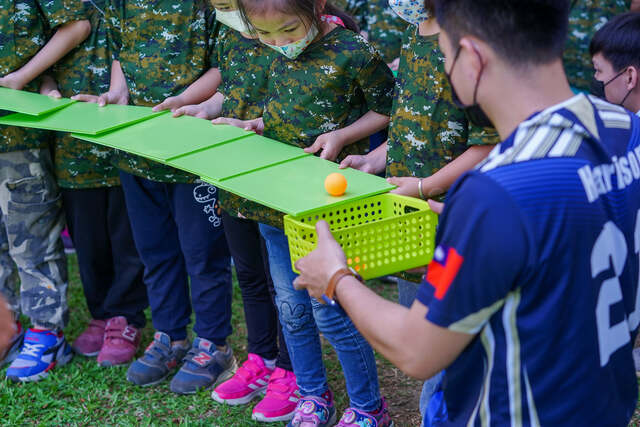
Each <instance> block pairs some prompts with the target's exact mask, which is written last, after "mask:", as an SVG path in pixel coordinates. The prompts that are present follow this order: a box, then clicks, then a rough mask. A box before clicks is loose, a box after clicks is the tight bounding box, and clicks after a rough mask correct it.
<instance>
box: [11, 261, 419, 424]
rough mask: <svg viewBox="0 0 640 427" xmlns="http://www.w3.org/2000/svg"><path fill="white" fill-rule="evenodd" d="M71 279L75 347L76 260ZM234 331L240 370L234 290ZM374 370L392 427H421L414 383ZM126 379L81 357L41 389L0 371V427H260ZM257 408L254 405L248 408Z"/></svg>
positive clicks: (79, 314)
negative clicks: (140, 426) (392, 418)
mask: <svg viewBox="0 0 640 427" xmlns="http://www.w3.org/2000/svg"><path fill="white" fill-rule="evenodd" d="M69 273H70V286H69V305H70V307H71V312H70V322H69V326H68V327H67V328H66V329H65V333H66V335H67V338H68V339H69V340H70V341H71V342H72V341H73V339H75V337H77V336H78V335H79V334H80V333H81V332H82V330H83V329H84V327H85V326H86V324H87V322H88V321H89V319H90V316H89V312H88V311H87V307H86V303H85V300H84V295H83V292H82V286H81V284H80V279H79V276H78V271H77V260H76V257H75V256H71V257H69ZM234 284H235V281H234ZM234 286H235V285H234ZM373 286H374V287H375V288H376V290H377V291H378V292H380V293H381V294H383V295H385V296H386V297H388V298H392V299H393V298H396V289H395V285H388V284H387V285H385V284H382V283H375V284H374V285H373ZM150 318H151V317H150V314H149V312H147V319H148V324H147V327H146V328H145V329H144V330H143V336H142V344H143V345H142V346H141V349H140V351H139V353H140V354H142V352H143V349H144V347H146V345H147V343H148V342H150V341H151V339H152V336H153V330H152V328H151V324H150ZM232 323H233V329H234V333H233V335H232V336H231V338H230V344H231V345H232V347H233V349H234V352H235V355H236V358H237V359H238V362H239V363H242V362H243V361H244V360H245V359H246V357H247V349H246V344H247V343H246V336H247V335H246V334H247V331H246V325H245V323H244V313H243V310H242V300H241V298H240V291H239V289H238V288H237V286H235V287H234V298H233V317H232ZM323 351H324V354H325V363H326V367H327V372H328V375H329V383H330V385H331V387H332V389H333V390H334V392H335V394H336V403H337V406H338V409H339V411H342V410H343V409H344V408H345V407H346V406H347V405H348V400H347V397H346V393H345V392H344V378H343V376H342V372H341V369H340V365H339V363H338V360H337V358H336V356H335V354H334V352H333V350H332V349H331V347H330V346H329V345H328V344H326V343H324V345H323ZM378 366H379V375H380V382H381V386H382V390H383V393H384V394H385V395H386V396H387V398H388V400H389V403H390V406H391V411H392V415H393V417H394V420H395V421H396V425H397V426H413V425H418V424H419V415H418V392H419V383H418V382H417V381H415V380H411V379H409V378H407V377H405V376H404V375H403V374H402V373H400V372H399V371H398V370H397V369H395V368H394V367H392V366H391V365H390V364H389V363H388V362H387V361H385V360H384V359H382V358H381V357H378ZM125 373H126V367H116V368H100V367H99V366H98V365H97V363H96V362H95V359H86V358H83V357H80V356H76V357H75V358H74V359H73V361H72V362H71V363H70V364H69V365H67V366H64V367H61V368H59V369H55V370H54V371H53V372H52V374H51V375H50V376H49V377H48V378H47V379H45V380H43V381H41V382H39V383H30V384H13V383H11V382H9V381H7V380H6V379H4V378H5V376H4V370H3V371H2V372H1V373H0V374H1V375H2V376H1V378H2V380H0V407H1V408H3V410H2V415H1V416H0V425H10V426H18V425H43V426H59V425H83V426H106V425H143V426H147V425H149V426H150V425H153V426H156V425H158V426H161V425H169V424H172V425H184V426H199V425H202V426H208V427H214V426H259V425H264V424H261V423H256V422H253V421H251V410H252V407H253V405H248V406H240V407H230V406H225V405H219V404H217V403H216V402H214V401H213V400H212V399H211V398H210V392H209V391H202V392H200V393H198V394H196V395H192V396H178V395H175V394H173V393H171V392H170V391H169V387H168V381H167V382H165V383H163V384H161V385H158V386H155V387H150V388H141V387H136V386H133V385H132V384H130V383H128V382H127V381H126V379H125ZM257 402H258V401H257V400H255V401H254V402H253V404H255V403H257ZM340 413H341V412H339V414H340ZM271 425H274V426H278V425H284V423H281V424H271Z"/></svg>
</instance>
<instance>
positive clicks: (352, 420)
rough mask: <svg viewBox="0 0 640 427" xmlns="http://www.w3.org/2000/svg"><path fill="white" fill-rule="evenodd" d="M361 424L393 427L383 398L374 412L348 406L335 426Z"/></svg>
mask: <svg viewBox="0 0 640 427" xmlns="http://www.w3.org/2000/svg"><path fill="white" fill-rule="evenodd" d="M361 426H370V427H393V421H391V416H389V409H388V407H387V402H386V401H385V400H384V398H383V399H382V404H381V405H380V409H378V410H377V411H375V412H365V411H360V410H359V409H355V408H348V409H347V410H346V411H344V414H342V418H340V422H339V423H338V425H337V427H361Z"/></svg>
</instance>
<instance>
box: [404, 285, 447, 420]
mask: <svg viewBox="0 0 640 427" xmlns="http://www.w3.org/2000/svg"><path fill="white" fill-rule="evenodd" d="M420 285H421V284H420V283H413V282H409V281H407V280H403V279H398V303H400V304H402V305H404V306H405V307H411V305H412V304H413V300H415V299H416V295H417V294H418V289H419V288H420ZM443 376H444V371H442V372H440V373H438V374H437V375H435V376H434V377H432V378H429V379H428V380H426V381H425V382H424V384H423V385H422V393H421V394H420V413H421V414H422V417H423V418H424V417H425V414H426V412H427V407H428V406H429V401H430V400H431V397H432V396H433V394H434V393H435V392H436V390H437V389H438V385H439V384H440V381H442V377H443ZM423 425H426V424H424V423H423Z"/></svg>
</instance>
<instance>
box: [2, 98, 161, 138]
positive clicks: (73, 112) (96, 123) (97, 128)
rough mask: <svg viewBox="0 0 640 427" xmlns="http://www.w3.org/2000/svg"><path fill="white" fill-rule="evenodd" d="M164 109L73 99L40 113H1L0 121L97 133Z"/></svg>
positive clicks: (75, 131) (58, 129)
mask: <svg viewBox="0 0 640 427" xmlns="http://www.w3.org/2000/svg"><path fill="white" fill-rule="evenodd" d="M165 113H166V111H161V112H158V113H155V112H153V111H152V110H151V108H149V107H134V106H131V105H107V106H104V107H99V106H98V105H97V104H92V103H88V102H76V103H73V104H71V105H69V106H68V107H66V108H63V109H61V110H58V111H54V112H53V113H49V114H46V115H43V116H30V115H27V114H22V113H15V114H10V115H8V116H4V117H0V124H3V125H9V126H21V127H28V128H35V129H46V130H55V131H60V132H73V133H81V134H87V135H98V134H101V133H105V132H109V131H111V130H114V129H118V128H121V127H124V126H129V125H131V124H134V123H138V122H140V121H143V120H146V119H149V118H151V117H154V116H157V115H160V114H165Z"/></svg>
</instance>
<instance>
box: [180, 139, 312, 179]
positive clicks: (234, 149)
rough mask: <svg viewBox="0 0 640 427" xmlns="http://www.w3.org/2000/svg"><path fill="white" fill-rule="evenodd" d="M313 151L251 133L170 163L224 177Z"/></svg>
mask: <svg viewBox="0 0 640 427" xmlns="http://www.w3.org/2000/svg"><path fill="white" fill-rule="evenodd" d="M309 155H310V154H307V153H305V152H304V151H303V150H302V149H301V148H298V147H294V146H292V145H288V144H283V143H281V142H278V141H274V140H273V139H269V138H265V137H263V136H260V135H251V136H248V137H246V138H242V139H239V140H234V141H232V142H230V143H228V144H220V145H216V146H214V147H210V148H207V149H205V150H201V151H197V152H194V153H191V154H188V155H186V156H182V157H178V158H176V159H172V160H170V161H169V162H167V163H168V164H169V165H171V166H173V167H175V168H178V169H182V170H186V171H187V172H191V173H193V174H195V175H198V176H203V175H204V176H207V177H209V178H212V179H215V180H220V179H225V178H230V177H233V176H235V175H240V174H244V173H247V172H251V171H254V170H257V169H262V168H264V167H268V166H271V165H274V164H276V163H282V162H285V161H288V160H293V159H297V158H300V157H305V156H309Z"/></svg>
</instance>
